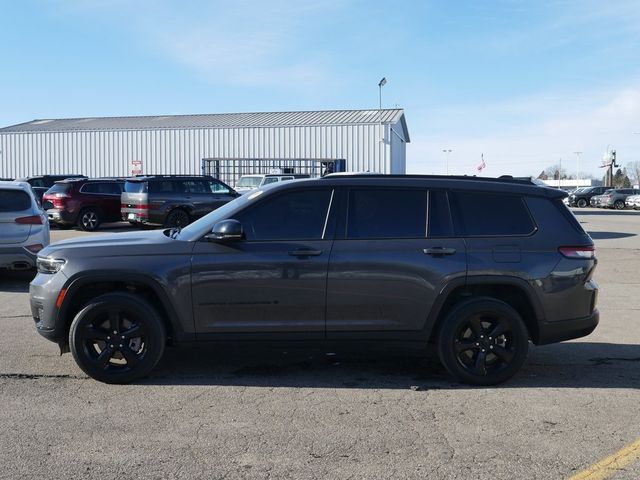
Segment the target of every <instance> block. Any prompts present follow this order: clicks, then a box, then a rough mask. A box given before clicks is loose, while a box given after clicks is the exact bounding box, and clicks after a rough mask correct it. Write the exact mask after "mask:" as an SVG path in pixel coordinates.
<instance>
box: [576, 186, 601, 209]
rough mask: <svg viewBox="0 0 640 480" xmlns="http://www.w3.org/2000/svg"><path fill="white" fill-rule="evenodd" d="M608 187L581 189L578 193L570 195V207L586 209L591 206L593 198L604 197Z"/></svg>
mask: <svg viewBox="0 0 640 480" xmlns="http://www.w3.org/2000/svg"><path fill="white" fill-rule="evenodd" d="M606 190H608V188H607V187H585V188H579V189H577V190H576V191H574V192H572V193H570V194H569V197H568V199H569V206H571V207H580V208H585V207H588V206H589V203H590V202H591V198H593V197H594V196H596V195H602V194H603V193H604V192H605V191H606Z"/></svg>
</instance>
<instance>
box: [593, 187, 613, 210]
mask: <svg viewBox="0 0 640 480" xmlns="http://www.w3.org/2000/svg"><path fill="white" fill-rule="evenodd" d="M612 190H613V189H611V188H608V189H606V190H605V191H604V192H603V193H601V194H600V195H594V196H593V197H591V200H589V206H591V207H601V206H602V205H601V202H602V198H603V197H604V196H605V195H607V194H608V193H609V192H611V191H612Z"/></svg>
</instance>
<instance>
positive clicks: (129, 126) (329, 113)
mask: <svg viewBox="0 0 640 480" xmlns="http://www.w3.org/2000/svg"><path fill="white" fill-rule="evenodd" d="M379 122H382V123H384V124H395V123H400V124H401V125H402V129H403V132H402V133H403V136H404V138H405V141H407V142H408V141H409V132H408V130H407V124H406V121H405V118H404V110H403V109H401V108H393V109H383V110H377V109H373V110H324V111H309V112H257V113H213V114H200V115H159V116H147V117H95V118H65V119H40V120H32V121H30V122H26V123H20V124H18V125H13V126H10V127H5V128H0V133H35V132H71V131H96V130H149V129H176V128H238V127H284V126H326V125H375V124H377V123H379Z"/></svg>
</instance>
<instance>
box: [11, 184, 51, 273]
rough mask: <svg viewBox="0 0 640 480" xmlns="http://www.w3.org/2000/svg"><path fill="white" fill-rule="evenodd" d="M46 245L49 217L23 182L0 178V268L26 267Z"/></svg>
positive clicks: (31, 264)
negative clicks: (7, 180) (6, 180)
mask: <svg viewBox="0 0 640 480" xmlns="http://www.w3.org/2000/svg"><path fill="white" fill-rule="evenodd" d="M47 245H49V220H47V216H46V215H45V214H44V212H43V211H42V209H41V208H40V206H39V205H38V202H37V201H36V198H35V196H34V194H33V191H32V190H31V186H30V185H29V184H28V183H25V182H13V181H11V182H3V181H0V269H9V270H27V269H29V268H34V267H35V266H36V255H37V254H38V252H39V251H40V250H42V249H43V248H44V247H46V246H47Z"/></svg>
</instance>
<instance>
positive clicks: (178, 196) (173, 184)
mask: <svg viewBox="0 0 640 480" xmlns="http://www.w3.org/2000/svg"><path fill="white" fill-rule="evenodd" d="M238 195H239V194H238V193H236V191H235V190H234V189H233V188H231V187H230V186H229V185H227V184H226V183H223V182H221V181H220V180H218V179H216V178H213V177H210V176H204V175H197V176H188V175H153V176H144V177H135V178H128V179H127V182H126V183H125V186H124V191H123V193H122V198H121V214H122V220H126V221H128V222H130V223H131V224H133V225H136V224H140V225H165V226H167V227H184V226H185V225H188V224H189V223H191V222H192V221H193V220H195V219H197V218H200V217H202V216H203V215H206V214H207V213H209V212H211V211H212V210H215V209H216V208H218V207H220V206H222V205H224V204H225V203H227V202H230V201H231V200H233V199H234V198H236V197H237V196H238Z"/></svg>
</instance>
